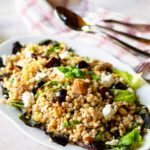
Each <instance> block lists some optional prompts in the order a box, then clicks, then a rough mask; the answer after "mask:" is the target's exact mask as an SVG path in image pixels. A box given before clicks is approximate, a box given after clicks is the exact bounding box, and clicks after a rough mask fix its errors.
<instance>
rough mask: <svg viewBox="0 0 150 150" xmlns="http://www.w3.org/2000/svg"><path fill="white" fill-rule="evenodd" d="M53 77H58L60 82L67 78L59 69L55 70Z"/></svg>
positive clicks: (55, 68)
mask: <svg viewBox="0 0 150 150" xmlns="http://www.w3.org/2000/svg"><path fill="white" fill-rule="evenodd" d="M52 75H57V77H56V79H58V80H59V79H60V80H61V79H63V78H64V77H65V75H64V74H63V73H62V72H61V71H59V69H58V68H57V67H54V68H53V72H52Z"/></svg>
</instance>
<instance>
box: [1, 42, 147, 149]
mask: <svg viewBox="0 0 150 150" xmlns="http://www.w3.org/2000/svg"><path fill="white" fill-rule="evenodd" d="M0 67H1V69H0V80H1V84H2V93H3V95H4V98H3V99H1V101H2V102H4V103H7V104H10V105H12V106H15V107H17V108H18V109H19V110H20V111H21V112H22V114H21V115H20V117H19V118H20V119H21V120H22V121H23V122H24V123H25V124H26V125H28V126H31V127H38V128H41V129H42V130H44V131H45V133H46V134H48V135H49V136H50V137H51V138H52V140H53V141H54V142H57V143H59V144H61V145H63V146H65V145H66V144H68V143H74V144H78V145H80V146H83V147H85V148H87V149H89V150H102V149H107V148H111V149H115V150H123V149H124V148H126V149H132V150H133V149H136V147H137V146H139V145H140V144H141V143H142V138H143V135H144V134H145V133H146V129H147V128H149V127H150V115H149V111H148V109H147V108H146V106H143V105H142V104H140V102H139V100H138V98H137V96H136V94H135V90H136V88H138V87H139V86H140V84H141V82H142V79H141V78H139V79H137V78H138V75H135V76H134V75H131V74H129V73H127V72H123V71H120V70H118V69H116V68H114V67H113V66H112V64H110V63H107V62H104V61H101V60H96V59H92V58H87V57H81V56H79V55H77V54H76V53H75V52H74V51H73V50H72V49H71V48H68V47H67V46H66V45H65V44H64V43H63V42H60V43H59V42H57V41H51V40H46V41H42V42H40V43H38V44H27V45H21V44H20V43H19V42H15V43H14V44H13V49H12V55H9V56H6V55H3V56H2V57H1V58H0ZM135 78H136V82H135V80H134V79H135ZM133 80H134V82H133Z"/></svg>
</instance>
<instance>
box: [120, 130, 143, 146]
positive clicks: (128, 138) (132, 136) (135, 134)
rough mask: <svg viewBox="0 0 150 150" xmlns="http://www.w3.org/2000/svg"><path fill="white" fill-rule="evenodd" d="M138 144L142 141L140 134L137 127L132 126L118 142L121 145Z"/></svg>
mask: <svg viewBox="0 0 150 150" xmlns="http://www.w3.org/2000/svg"><path fill="white" fill-rule="evenodd" d="M135 143H136V144H137V145H140V144H141V143H142V136H141V135H140V133H139V131H138V130H137V128H134V129H133V130H132V131H130V132H129V133H127V134H126V135H124V136H123V137H121V139H120V141H119V144H120V145H123V146H129V145H133V144H134V145H135Z"/></svg>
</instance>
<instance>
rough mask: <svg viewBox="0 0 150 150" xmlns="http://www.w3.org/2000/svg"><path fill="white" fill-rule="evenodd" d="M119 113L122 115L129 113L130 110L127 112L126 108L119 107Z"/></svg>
mask: <svg viewBox="0 0 150 150" xmlns="http://www.w3.org/2000/svg"><path fill="white" fill-rule="evenodd" d="M119 113H120V114H121V115H127V114H128V112H127V110H126V109H125V108H119Z"/></svg>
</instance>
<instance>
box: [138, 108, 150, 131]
mask: <svg viewBox="0 0 150 150" xmlns="http://www.w3.org/2000/svg"><path fill="white" fill-rule="evenodd" d="M139 115H140V116H141V117H142V118H143V120H144V127H145V128H148V129H150V112H149V110H148V108H147V107H145V108H143V107H142V108H141V110H140V112H139Z"/></svg>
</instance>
